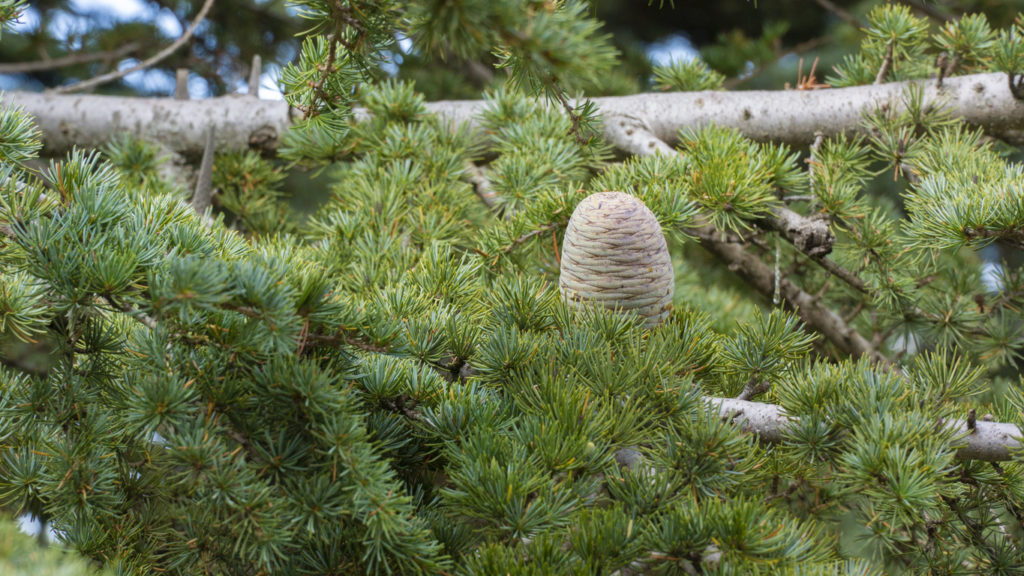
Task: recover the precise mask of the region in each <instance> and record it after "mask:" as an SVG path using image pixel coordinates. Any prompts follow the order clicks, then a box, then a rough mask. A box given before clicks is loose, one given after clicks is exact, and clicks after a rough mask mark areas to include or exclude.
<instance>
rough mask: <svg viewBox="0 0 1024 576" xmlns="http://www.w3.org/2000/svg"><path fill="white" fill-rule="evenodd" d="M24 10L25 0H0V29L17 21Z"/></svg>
mask: <svg viewBox="0 0 1024 576" xmlns="http://www.w3.org/2000/svg"><path fill="white" fill-rule="evenodd" d="M24 10H25V0H0V30H3V29H4V28H9V27H10V26H11V24H12V23H14V22H17V21H18V19H19V18H20V17H21V13H22V12H23V11H24Z"/></svg>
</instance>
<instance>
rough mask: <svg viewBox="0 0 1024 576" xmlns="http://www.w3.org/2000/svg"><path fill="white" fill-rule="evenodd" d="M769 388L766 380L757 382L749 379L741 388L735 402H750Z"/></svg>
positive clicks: (769, 385) (754, 379)
mask: <svg viewBox="0 0 1024 576" xmlns="http://www.w3.org/2000/svg"><path fill="white" fill-rule="evenodd" d="M769 388H771V384H769V383H768V381H767V380H758V379H757V378H753V379H751V380H750V381H749V382H747V384H746V385H745V386H744V387H743V391H742V392H740V395H739V396H737V397H736V399H737V400H750V399H751V398H754V397H755V396H760V395H761V394H764V393H765V392H767V391H768V389H769Z"/></svg>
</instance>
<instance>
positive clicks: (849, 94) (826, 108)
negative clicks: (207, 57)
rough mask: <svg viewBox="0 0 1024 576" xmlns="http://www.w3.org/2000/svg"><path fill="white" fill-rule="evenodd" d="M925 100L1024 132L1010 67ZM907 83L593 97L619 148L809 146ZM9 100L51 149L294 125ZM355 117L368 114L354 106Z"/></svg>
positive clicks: (38, 98) (438, 105)
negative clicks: (212, 128) (725, 140)
mask: <svg viewBox="0 0 1024 576" xmlns="http://www.w3.org/2000/svg"><path fill="white" fill-rule="evenodd" d="M913 83H917V84H920V85H921V86H922V87H923V88H924V91H925V98H926V99H927V100H928V101H932V102H935V103H941V104H943V105H945V106H947V107H948V108H949V110H950V111H951V112H952V113H953V114H954V115H956V116H959V117H961V118H963V119H964V120H966V121H967V122H968V123H969V124H971V125H974V126H981V127H983V128H986V129H989V130H991V131H992V132H993V133H994V134H1002V133H1015V132H1017V131H1020V130H1024V102H1022V101H1020V100H1017V99H1016V98H1014V97H1013V94H1011V93H1010V89H1009V85H1008V83H1007V79H1006V75H1005V74H1002V73H993V74H971V75H967V76H957V77H954V78H946V79H945V80H944V81H943V84H942V86H941V87H939V86H938V85H937V82H936V81H935V80H934V79H929V80H918V81H914V82H913ZM908 84H910V83H908V82H890V83H887V84H878V85H872V86H856V87H852V88H832V89H825V90H775V91H765V90H751V91H743V92H710V91H707V92H670V93H669V92H661V93H645V94H635V95H632V96H619V97H609V98H596V99H594V101H595V102H596V103H597V105H598V106H599V107H600V109H601V114H602V115H603V117H604V121H605V129H606V132H607V134H606V136H607V137H608V138H609V140H610V141H612V142H613V143H614V144H615V145H616V147H618V148H620V149H621V150H624V151H627V152H631V153H641V152H640V151H641V150H643V149H644V148H648V149H649V148H652V147H658V146H660V145H659V144H658V143H657V142H656V141H655V140H662V141H663V142H667V143H669V144H671V143H674V142H675V141H676V140H677V134H678V133H679V131H680V130H682V129H684V128H697V127H699V126H703V125H706V124H709V123H712V122H713V123H715V124H717V125H719V126H730V127H733V128H736V129H738V130H739V131H740V132H742V133H743V134H745V135H746V136H748V137H750V138H753V139H755V140H759V141H768V140H772V141H776V142H786V143H789V144H793V145H798V146H803V145H807V144H810V143H811V142H812V141H813V140H814V137H815V133H816V132H821V133H822V134H823V135H824V136H826V137H827V136H830V135H833V134H836V133H839V132H842V131H844V130H858V129H860V121H861V117H862V114H863V113H864V111H865V110H869V109H871V108H873V107H875V106H890V107H898V106H900V98H901V96H902V95H903V94H904V91H905V90H906V88H907V85H908ZM4 102H5V103H15V104H18V105H20V106H23V107H25V108H26V109H27V110H28V111H29V112H30V113H32V114H33V115H35V116H36V118H38V120H39V124H40V126H41V128H42V129H43V141H44V144H45V146H46V148H47V149H48V150H49V151H51V152H52V153H60V152H63V151H66V150H68V149H70V148H71V147H72V146H74V145H78V146H83V147H93V146H98V145H101V144H103V143H104V142H106V141H107V140H108V139H109V138H110V137H111V136H112V135H113V134H114V133H116V132H119V131H129V132H131V133H133V134H134V135H136V136H143V137H147V138H152V139H156V140H159V141H161V142H162V143H164V144H166V145H167V146H169V147H170V148H172V149H173V150H175V151H176V152H179V153H183V154H185V155H188V156H192V157H198V156H199V155H200V154H201V153H202V150H203V144H204V128H205V127H206V126H207V125H208V124H209V123H210V122H216V123H217V136H218V137H217V144H218V149H222V150H223V149H235V150H237V149H244V148H257V149H261V150H263V151H265V152H268V153H273V151H274V150H276V149H277V145H278V139H279V138H280V136H281V134H283V133H284V131H285V130H287V129H288V127H289V126H290V124H291V117H292V115H291V114H290V112H289V110H288V105H287V104H286V103H285V102H282V101H269V100H253V99H248V98H244V97H240V96H224V97H220V98H211V99H208V100H200V101H175V100H173V99H170V98H166V99H162V98H126V97H119V96H95V95H58V94H52V93H30V92H10V93H8V94H7V95H6V96H5V97H4ZM483 105H484V102H483V101H482V100H450V101H441V102H431V103H429V104H427V109H428V110H429V111H431V112H435V113H438V114H440V115H443V116H446V117H448V118H449V119H450V120H451V121H453V122H454V123H457V124H466V123H470V124H472V123H473V116H474V115H475V114H476V113H477V112H478V111H479V110H480V108H481V107H482V106H483ZM356 114H357V116H365V115H366V112H365V111H364V110H357V111H356Z"/></svg>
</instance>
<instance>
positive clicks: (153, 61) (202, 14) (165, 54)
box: [53, 0, 213, 94]
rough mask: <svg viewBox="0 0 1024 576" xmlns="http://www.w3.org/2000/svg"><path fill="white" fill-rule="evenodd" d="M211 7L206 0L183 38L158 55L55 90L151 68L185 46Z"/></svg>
mask: <svg viewBox="0 0 1024 576" xmlns="http://www.w3.org/2000/svg"><path fill="white" fill-rule="evenodd" d="M211 7H213V0H206V2H205V3H204V4H203V7H202V8H200V10H199V13H198V14H196V17H195V19H193V20H192V23H191V24H190V25H189V27H188V29H187V30H185V33H184V34H182V35H181V38H178V39H177V40H175V41H174V42H173V43H172V44H171V45H170V46H168V47H166V48H164V49H163V50H161V51H159V52H157V53H156V55H155V56H153V57H152V58H148V59H146V60H143V61H142V62H139V63H138V64H136V65H135V66H132V67H131V68H125V69H124V70H116V71H114V72H111V73H109V74H103V75H101V76H97V77H95V78H90V79H89V80H83V81H82V82H78V83H75V84H70V85H68V86H60V87H58V88H54V89H53V92H56V93H57V94H67V93H69V92H77V91H79V90H86V89H88V88H92V87H93V86H99V85H101V84H106V83H107V82H111V81H114V80H118V79H120V78H124V77H125V76H127V75H129V74H131V73H132V72H137V71H139V70H143V69H145V68H149V67H150V66H152V65H153V64H156V63H158V62H160V61H162V60H163V59H164V58H167V57H168V56H170V55H171V54H173V53H174V52H175V51H176V50H177V49H178V48H181V47H182V46H184V45H185V43H186V42H188V41H189V39H191V38H192V35H193V34H195V32H196V28H198V27H199V24H200V23H201V22H202V21H203V19H204V18H206V14H207V13H209V11H210V8H211Z"/></svg>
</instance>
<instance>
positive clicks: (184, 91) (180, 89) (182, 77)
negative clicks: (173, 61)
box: [174, 68, 188, 100]
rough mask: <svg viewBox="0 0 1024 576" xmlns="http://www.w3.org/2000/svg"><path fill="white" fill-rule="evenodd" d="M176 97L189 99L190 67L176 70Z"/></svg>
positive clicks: (176, 98)
mask: <svg viewBox="0 0 1024 576" xmlns="http://www.w3.org/2000/svg"><path fill="white" fill-rule="evenodd" d="M174 99H175V100H188V68H178V69H177V70H175V71H174Z"/></svg>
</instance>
